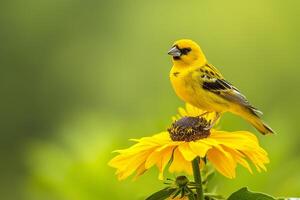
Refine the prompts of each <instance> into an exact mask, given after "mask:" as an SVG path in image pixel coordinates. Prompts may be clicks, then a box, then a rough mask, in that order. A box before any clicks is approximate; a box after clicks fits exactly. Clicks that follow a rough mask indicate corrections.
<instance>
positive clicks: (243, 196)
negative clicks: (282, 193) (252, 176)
mask: <svg viewBox="0 0 300 200" xmlns="http://www.w3.org/2000/svg"><path fill="white" fill-rule="evenodd" d="M228 200H275V198H273V197H271V196H269V195H266V194H263V193H256V192H251V191H249V190H248V189H247V188H246V187H244V188H242V189H240V190H238V191H236V192H234V193H232V194H231V195H230V197H229V198H228Z"/></svg>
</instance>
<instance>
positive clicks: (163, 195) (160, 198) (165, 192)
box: [146, 187, 176, 200]
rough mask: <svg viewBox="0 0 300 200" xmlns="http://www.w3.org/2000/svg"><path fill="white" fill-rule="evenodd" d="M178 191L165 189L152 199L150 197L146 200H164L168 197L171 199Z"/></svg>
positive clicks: (156, 193)
mask: <svg viewBox="0 0 300 200" xmlns="http://www.w3.org/2000/svg"><path fill="white" fill-rule="evenodd" d="M175 191H176V188H170V187H167V188H164V189H162V190H160V191H158V192H155V193H154V194H152V195H151V196H150V197H148V198H147V199H146V200H164V199H166V198H168V197H170V196H171V195H172V194H173V192H175Z"/></svg>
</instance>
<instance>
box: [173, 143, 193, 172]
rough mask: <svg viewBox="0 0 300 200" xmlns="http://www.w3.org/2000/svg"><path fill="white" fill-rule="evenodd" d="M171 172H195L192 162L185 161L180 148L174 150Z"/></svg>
mask: <svg viewBox="0 0 300 200" xmlns="http://www.w3.org/2000/svg"><path fill="white" fill-rule="evenodd" d="M169 171H170V172H171V173H174V172H186V173H188V174H192V172H193V170H192V164H191V162H189V161H187V160H185V159H184V157H183V156H182V155H181V153H180V151H179V150H178V148H177V149H175V150H174V153H173V160H172V163H171V165H170V167H169Z"/></svg>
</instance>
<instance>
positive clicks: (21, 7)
mask: <svg viewBox="0 0 300 200" xmlns="http://www.w3.org/2000/svg"><path fill="white" fill-rule="evenodd" d="M299 12H300V2H299V1H294V0H286V1H280V0H252V1H237V0H227V1H214V0H212V1H208V0H192V1H170V0H164V1H156V0H153V1H122V0H111V1H101V0H85V1H83V0H27V1H24V0H11V1H9V0H6V1H5V0H4V1H1V2H0V26H1V28H0V44H1V46H0V55H1V59H0V66H1V73H0V76H1V78H0V81H1V84H0V88H1V90H0V91H1V98H0V110H1V111H0V118H1V120H0V121H1V132H0V134H1V135H0V136H1V142H0V145H1V151H0V155H1V164H0V167H1V168H0V173H1V178H0V188H1V190H0V195H1V196H0V198H1V199H3V200H4V199H5V200H10V199H13V200H23V199H24V200H94V199H95V200H96V199H97V200H99V199H143V198H144V197H145V196H147V195H149V194H150V193H151V192H154V191H155V190H157V189H158V188H161V187H163V184H162V183H161V182H160V181H158V180H157V170H156V169H152V170H150V171H149V172H148V173H146V174H145V175H144V176H142V177H141V178H139V179H138V180H137V181H135V182H134V181H132V180H130V179H128V180H125V181H122V182H119V181H117V180H116V177H115V176H114V169H112V168H109V167H108V166H107V162H108V161H109V160H110V159H111V158H112V157H113V155H114V154H112V153H111V151H113V150H114V149H119V148H125V147H127V146H129V145H130V144H132V143H131V142H129V141H128V139H129V138H137V137H142V136H147V135H151V134H154V133H157V132H159V131H161V130H165V129H166V127H168V125H169V124H170V122H171V116H172V115H174V114H175V113H176V110H177V107H178V106H182V105H183V103H182V102H181V101H180V100H179V99H178V98H177V96H176V95H175V94H174V92H173V90H172V88H171V85H170V82H169V79H168V73H169V70H170V68H171V60H170V57H169V56H168V55H167V54H166V52H167V50H168V49H169V48H170V46H171V45H172V43H173V41H174V40H177V39H180V38H191V39H193V40H195V41H197V42H199V43H200V44H201V46H202V48H203V50H204V52H205V53H206V55H207V57H208V59H209V61H210V62H211V63H213V64H214V65H215V66H217V67H218V68H219V69H220V70H221V71H222V73H223V74H224V76H225V77H226V78H227V79H228V80H229V81H230V82H232V83H233V84H235V85H236V86H237V87H238V88H239V89H240V90H241V91H242V92H243V93H244V94H245V95H246V96H247V97H248V99H250V101H251V102H252V103H253V104H254V105H255V106H256V107H258V108H260V109H261V110H263V111H264V113H265V115H264V120H265V121H267V122H268V124H269V125H270V126H272V128H273V129H274V130H275V131H276V132H277V133H278V134H277V135H276V136H270V137H262V136H260V135H259V134H258V133H257V132H256V131H255V130H254V129H253V128H252V127H251V126H250V125H248V124H247V123H246V122H244V121H243V120H242V119H240V118H238V117H235V116H233V115H231V114H226V115H225V116H224V117H223V118H222V120H221V124H220V126H221V128H222V129H225V130H240V129H241V130H250V131H253V132H256V135H258V137H259V138H260V141H261V144H262V146H263V147H264V148H265V149H266V150H267V151H268V152H269V155H270V159H271V163H270V164H269V165H268V172H267V173H258V172H256V173H255V174H254V175H250V174H248V173H247V172H246V170H245V169H242V168H238V178H236V179H234V180H229V179H226V178H223V177H221V176H217V178H216V180H215V183H218V187H217V190H218V191H219V192H220V193H222V194H224V195H228V194H230V193H231V192H232V191H235V190H237V189H239V188H240V187H242V186H245V185H248V186H249V188H250V189H252V190H258V191H264V192H267V193H270V194H272V195H275V196H300V171H299V166H300V150H299V146H300V134H299V131H298V127H297V123H299V122H298V121H297V120H298V114H299V106H300V105H299V102H300V90H299V84H300V79H299V77H298V76H299V73H300V68H299V66H300V60H299V53H300V45H299V44H300V43H299V35H300V22H299Z"/></svg>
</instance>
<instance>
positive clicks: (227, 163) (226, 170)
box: [207, 148, 236, 178]
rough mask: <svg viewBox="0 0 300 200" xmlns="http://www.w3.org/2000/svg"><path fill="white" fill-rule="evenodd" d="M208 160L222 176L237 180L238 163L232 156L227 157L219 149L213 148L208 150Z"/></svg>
mask: <svg viewBox="0 0 300 200" xmlns="http://www.w3.org/2000/svg"><path fill="white" fill-rule="evenodd" d="M207 158H208V160H209V161H210V162H211V163H212V164H213V165H214V167H215V168H216V169H217V170H218V171H219V172H220V173H221V174H223V175H224V176H226V177H228V178H235V168H236V162H235V161H234V160H233V158H232V157H231V155H230V154H227V155H225V154H224V152H222V151H220V150H219V149H217V148H212V149H210V150H208V152H207Z"/></svg>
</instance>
